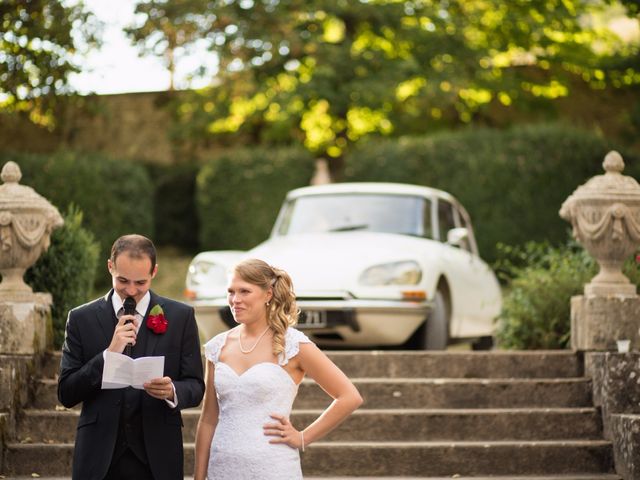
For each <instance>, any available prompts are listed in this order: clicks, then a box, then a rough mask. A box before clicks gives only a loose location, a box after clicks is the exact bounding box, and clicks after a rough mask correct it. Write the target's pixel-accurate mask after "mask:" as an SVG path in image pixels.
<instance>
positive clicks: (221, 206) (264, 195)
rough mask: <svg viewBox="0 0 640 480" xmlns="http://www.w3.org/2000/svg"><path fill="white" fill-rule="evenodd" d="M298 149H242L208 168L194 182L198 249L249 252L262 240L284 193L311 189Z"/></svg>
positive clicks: (309, 170) (308, 165) (307, 160)
mask: <svg viewBox="0 0 640 480" xmlns="http://www.w3.org/2000/svg"><path fill="white" fill-rule="evenodd" d="M312 174H313V159H312V157H311V155H310V154H309V153H308V152H306V151H305V150H302V149H294V148H288V149H284V148H281V149H252V150H248V149H242V150H236V151H230V152H227V153H225V154H223V155H222V156H220V157H218V158H215V159H213V160H211V161H210V162H208V163H207V164H206V165H204V167H203V168H202V169H201V170H200V173H199V174H198V178H197V187H196V188H197V193H196V202H197V206H198V216H199V219H200V246H201V248H202V249H215V250H220V249H234V250H236V249H238V250H242V249H247V248H251V247H254V246H256V245H257V244H258V243H259V242H261V241H263V240H265V239H266V238H267V237H268V235H269V233H270V231H271V227H272V226H273V223H274V221H275V219H276V216H277V214H278V210H279V208H280V206H281V204H282V201H283V200H284V197H285V195H286V193H287V192H288V191H289V190H291V189H293V188H297V187H302V186H304V185H308V184H309V180H310V179H311V176H312Z"/></svg>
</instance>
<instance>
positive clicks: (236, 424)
mask: <svg viewBox="0 0 640 480" xmlns="http://www.w3.org/2000/svg"><path fill="white" fill-rule="evenodd" d="M227 335H228V332H223V333H221V334H219V335H217V336H215V337H214V338H213V339H211V340H210V341H209V342H207V343H206V344H205V346H204V351H205V357H206V359H207V360H209V361H210V362H212V363H213V364H214V366H215V377H214V378H215V380H214V383H215V387H216V395H217V398H218V406H219V409H220V413H219V417H218V424H217V426H216V430H215V434H214V436H213V441H212V442H211V450H210V455H209V469H208V478H209V479H215V480H250V479H264V480H270V479H273V480H294V479H301V478H302V472H301V469H300V457H299V454H298V450H296V449H294V448H291V447H289V446H287V445H284V444H270V443H269V439H270V438H272V437H268V436H265V435H264V433H263V429H262V427H263V425H264V424H265V423H268V422H272V421H273V419H272V418H271V417H270V416H269V415H270V414H271V413H279V414H281V415H286V416H287V417H289V415H290V414H291V407H292V405H293V401H294V399H295V397H296V394H297V392H298V386H297V385H296V383H295V382H294V381H293V379H292V378H291V376H290V375H289V374H288V373H287V371H286V370H285V369H284V368H282V366H284V365H286V364H287V363H288V362H289V359H291V358H293V357H295V356H296V355H297V354H298V352H299V348H300V343H308V342H310V340H309V339H308V338H307V336H306V335H304V334H303V333H302V332H300V331H298V330H296V329H294V328H289V329H288V330H287V332H286V334H285V351H284V352H282V353H281V354H280V355H279V357H278V363H272V362H260V363H257V364H255V365H253V366H252V367H250V368H249V369H247V370H245V371H244V372H242V374H238V373H237V372H235V371H234V370H233V369H232V368H231V367H230V366H229V365H227V364H226V363H224V362H221V361H220V360H219V357H220V351H221V350H222V348H223V346H224V344H225V342H226V340H227Z"/></svg>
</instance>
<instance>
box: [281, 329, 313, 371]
mask: <svg viewBox="0 0 640 480" xmlns="http://www.w3.org/2000/svg"><path fill="white" fill-rule="evenodd" d="M301 343H313V342H312V341H311V340H309V337H307V336H306V335H305V334H304V333H302V332H301V331H300V330H296V329H295V328H292V327H289V328H287V333H286V334H285V336H284V352H282V353H280V355H279V356H278V364H280V365H286V364H287V363H289V360H290V359H291V358H293V357H295V356H296V355H297V354H298V352H299V351H300V344H301Z"/></svg>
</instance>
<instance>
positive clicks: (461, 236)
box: [447, 227, 469, 247]
mask: <svg viewBox="0 0 640 480" xmlns="http://www.w3.org/2000/svg"><path fill="white" fill-rule="evenodd" d="M468 238H469V230H467V229H466V228H464V227H458V228H452V229H451V230H449V231H448V232H447V243H448V244H449V245H453V246H454V247H461V246H462V245H463V243H464V241H465V240H467V239H468Z"/></svg>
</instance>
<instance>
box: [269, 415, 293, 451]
mask: <svg viewBox="0 0 640 480" xmlns="http://www.w3.org/2000/svg"><path fill="white" fill-rule="evenodd" d="M269 416H270V417H271V418H273V419H274V420H275V422H271V423H265V424H264V426H263V429H264V434H265V435H270V436H273V437H275V438H272V439H271V440H269V443H284V444H285V445H289V446H290V447H292V448H301V446H302V437H301V435H300V432H299V431H298V430H296V429H295V428H293V425H291V422H290V421H289V419H288V418H287V417H285V416H284V415H279V414H277V413H272V414H271V415H269Z"/></svg>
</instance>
